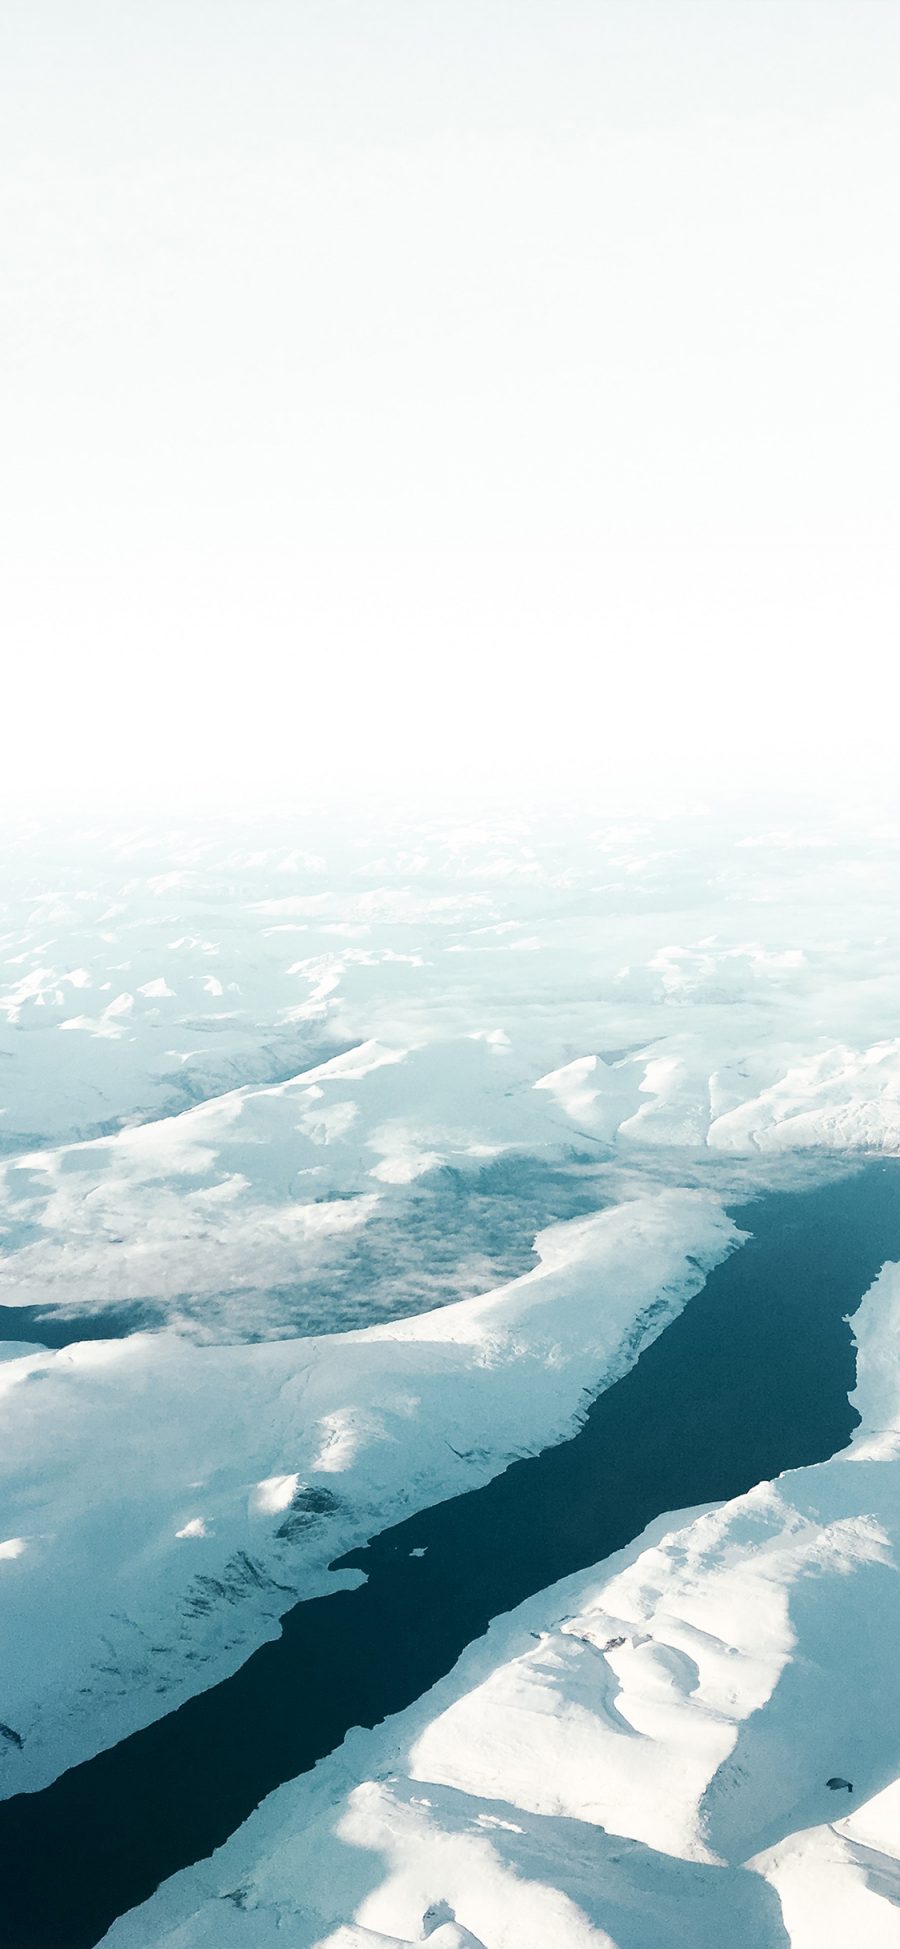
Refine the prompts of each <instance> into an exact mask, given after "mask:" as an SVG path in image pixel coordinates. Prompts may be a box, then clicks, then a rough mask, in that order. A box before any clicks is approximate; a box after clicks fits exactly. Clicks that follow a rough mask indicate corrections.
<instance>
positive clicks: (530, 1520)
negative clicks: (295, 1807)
mask: <svg viewBox="0 0 900 1949" xmlns="http://www.w3.org/2000/svg"><path fill="white" fill-rule="evenodd" d="M733 1215H734V1217H735V1218H736V1220H737V1223H738V1224H739V1225H740V1226H741V1227H742V1228H744V1229H746V1230H748V1231H752V1233H753V1237H752V1238H751V1240H750V1242H749V1243H748V1244H746V1245H745V1246H743V1247H742V1248H741V1249H740V1250H739V1251H738V1252H736V1253H734V1254H733V1255H732V1257H731V1258H729V1259H727V1260H726V1261H725V1262H724V1264H722V1265H721V1266H719V1267H717V1268H716V1270H715V1271H713V1272H712V1273H711V1274H710V1276H709V1278H708V1279H707V1281H706V1284H705V1286H704V1287H703V1290H702V1291H701V1292H700V1293H699V1294H698V1295H697V1297H696V1298H695V1299H693V1300H691V1301H690V1303H689V1305H688V1306H687V1307H686V1308H685V1310H684V1312H683V1313H682V1314H681V1315H680V1316H679V1318H678V1319H676V1320H675V1321H674V1322H673V1323H672V1325H670V1326H669V1327H667V1328H666V1330H665V1332H663V1333H662V1334H661V1335H660V1337H659V1339H658V1340H656V1341H655V1342H654V1343H653V1345H652V1346H650V1347H648V1348H647V1350H646V1351H645V1352H644V1353H643V1354H642V1355H641V1357H640V1359H639V1360H638V1362H637V1363H636V1365H635V1366H634V1367H633V1368H632V1370H631V1372H630V1373H628V1374H626V1375H625V1376H624V1378H623V1379H622V1380H620V1381H617V1382H616V1383H615V1385H614V1386H612V1387H610V1388H609V1389H608V1390H607V1392H606V1393H604V1394H601V1395H600V1396H598V1398H597V1399H596V1400H595V1401H594V1402H593V1404H592V1405H591V1407H590V1408H589V1410H588V1412H587V1415H586V1418H585V1420H584V1423H583V1425H582V1427H581V1428H580V1429H579V1431H578V1433H577V1434H575V1435H574V1436H573V1437H572V1438H571V1439H570V1440H569V1441H565V1442H563V1443H561V1444H560V1445H559V1446H558V1447H555V1448H550V1449H546V1450H545V1451H544V1452H543V1454H541V1455H538V1456H535V1457H533V1458H531V1459H529V1460H526V1461H520V1462H515V1463H513V1464H512V1466H511V1467H509V1468H507V1469H506V1470H505V1472H504V1473H503V1474H502V1475H500V1476H498V1477H497V1478H496V1479H495V1480H494V1481H493V1482H491V1483H489V1484H487V1486H486V1487H484V1488H482V1489H475V1490H472V1491H471V1492H469V1493H468V1494H466V1495H461V1496H457V1497H454V1498H453V1499H452V1500H450V1501H447V1502H443V1503H439V1504H438V1505H437V1506H436V1507H434V1508H432V1509H428V1510H425V1511H423V1512H421V1513H420V1514H419V1515H416V1516H413V1517H411V1518H409V1519H408V1521H406V1522H403V1523H400V1524H397V1525H395V1526H394V1527H393V1528H391V1529H387V1530H385V1531H383V1532H382V1534H381V1535H379V1536H376V1537H375V1538H374V1539H373V1540H372V1542H370V1543H369V1544H368V1545H367V1546H366V1547H365V1548H364V1549H361V1550H356V1551H354V1552H352V1553H351V1554H350V1555H348V1556H347V1557H344V1558H342V1559H341V1566H342V1567H343V1566H346V1565H352V1566H355V1567H359V1568H361V1569H363V1570H364V1571H365V1572H366V1574H367V1582H366V1583H365V1584H364V1585H361V1586H360V1587H359V1588H358V1589H356V1590H352V1591H347V1590H341V1591H335V1592H334V1593H332V1594H330V1595H328V1596H325V1597H319V1598H314V1599H312V1600H310V1601H308V1602H305V1603H300V1604H297V1605H296V1606H295V1608H294V1609H293V1610H292V1611H290V1612H289V1613H288V1615H287V1616H286V1617H285V1618H284V1620H283V1625H282V1632H281V1636H280V1637H279V1638H278V1639H277V1640H276V1641H275V1642H274V1643H271V1644H266V1645H263V1646H262V1647H261V1649H260V1650H259V1651H257V1652H255V1653H254V1654H253V1656H252V1657H250V1658H249V1659H248V1660H247V1663H246V1664H245V1665H244V1666H243V1667H242V1668H241V1670H240V1671H239V1672H237V1673H236V1674H235V1676H234V1677H232V1678H229V1679H226V1680H224V1681H223V1682H222V1683H221V1684H219V1685H217V1686H214V1687H213V1688H212V1689H211V1690H210V1691H207V1692H204V1693H202V1694H201V1695H200V1696H199V1697H198V1698H194V1699H191V1700H189V1701H188V1703H187V1704H185V1705H183V1706H181V1707H180V1709H179V1710H178V1711H177V1712H173V1713H171V1714H169V1716H168V1717H167V1718H164V1719H160V1720H158V1721H157V1723H156V1724H155V1725H152V1726H148V1727H147V1728H146V1730H144V1731H142V1732H138V1733H135V1734H134V1735H133V1736H132V1737H131V1738H129V1739H126V1740H123V1741H122V1743H121V1744H120V1745H118V1746H116V1747H114V1748H112V1749H111V1750H110V1751H108V1752H105V1753H101V1754H99V1755H98V1757H97V1758H95V1759H92V1760H88V1761H86V1762H85V1763H84V1764H83V1765H81V1766H78V1767H74V1768H73V1769H72V1770H71V1771H70V1772H68V1773H66V1774H64V1775H63V1776H62V1778H60V1779H59V1780H57V1781H55V1782H54V1784H53V1785H52V1786H49V1787H47V1788H45V1789H43V1790H42V1791H41V1792H39V1793H34V1794H19V1795H17V1796H16V1797H15V1798H14V1799H12V1800H8V1801H6V1802H5V1803H3V1804H2V1805H0V1939H2V1941H3V1942H4V1943H5V1944H6V1945H8V1949H51V1946H52V1949H90V1945H93V1944H95V1943H96V1942H97V1941H98V1940H99V1939H100V1937H101V1936H102V1935H103V1934H104V1932H105V1930H106V1929H107V1928H109V1926H110V1924H111V1923H112V1921H113V1920H114V1918H115V1917H116V1916H117V1915H119V1914H121V1913H122V1912H123V1911H124V1910H125V1909H128V1908H131V1907H133V1906H134V1905H135V1904H136V1903H138V1902H140V1901H143V1900H144V1899H145V1898H146V1897H147V1896H148V1895H149V1894H150V1893H151V1892H152V1891H153V1889H154V1888H155V1887H157V1885H158V1884H159V1882H160V1881H162V1880H163V1879H164V1878H165V1877H166V1876H168V1875H171V1874H173V1873H174V1872H175V1871H176V1869H179V1868H182V1867H185V1866H187V1865H188V1863H190V1862H193V1861H197V1860H200V1859H202V1858H203V1857H204V1856H206V1855H208V1854H210V1853H211V1852H212V1850H213V1849H214V1848H215V1847H217V1846H218V1845H219V1844H220V1843H221V1842H222V1841H224V1840H225V1839H226V1837H227V1836H228V1835H229V1834H231V1833H232V1832H233V1831H234V1829H235V1828H236V1827H237V1826H238V1825H239V1823H240V1822H241V1821H243V1820H245V1819H246V1817H247V1815H248V1814H249V1813H250V1812H251V1811H252V1809H253V1808H254V1807H255V1806H256V1805H257V1804H258V1803H259V1801H260V1800H261V1799H262V1798H263V1797H264V1795H265V1794H267V1793H270V1792H271V1791H272V1789H273V1788H274V1787H276V1786H278V1785H279V1784H280V1783H281V1782H282V1781H284V1780H288V1779H291V1778H293V1777H294V1776H295V1775H296V1774H298V1773H301V1772H303V1771H305V1770H306V1769H308V1768H309V1767H311V1766H313V1765H314V1764H315V1762H316V1760H317V1759H319V1758H321V1757H322V1756H323V1755H324V1754H326V1753H329V1752H331V1751H332V1749H333V1748H334V1747H335V1746H336V1745H338V1743H339V1742H340V1740H341V1739H342V1738H343V1736H344V1734H345V1732H346V1731H347V1729H348V1728H349V1727H351V1726H354V1725H362V1726H372V1725H375V1724H376V1723H377V1722H378V1721H379V1720H381V1719H383V1718H385V1717H386V1716H387V1715H388V1714H389V1713H393V1712H397V1711H399V1710H400V1709H401V1708H402V1707H404V1706H407V1705H409V1704H410V1703H411V1702H412V1701H413V1700H414V1699H416V1698H417V1697H419V1696H420V1694H421V1693H422V1692H424V1691H425V1690H426V1689H427V1688H428V1687H429V1686H431V1685H433V1684H434V1683H435V1682H436V1680H437V1679H438V1678H440V1677H442V1676H443V1675H444V1674H445V1673H446V1672H448V1671H449V1670H450V1669H451V1667H452V1666H453V1664H454V1663H455V1661H456V1659H457V1658H458V1657H459V1654H460V1652H461V1651H462V1650H463V1648H464V1647H465V1645H466V1644H468V1643H469V1642H470V1641H471V1640H472V1639H473V1638H476V1637H478V1636H479V1635H481V1633H483V1632H484V1630H485V1629H486V1627H487V1625H488V1623H489V1621H490V1619H491V1618H493V1617H495V1616H496V1615H497V1614H498V1613H500V1612H503V1611H508V1610H511V1609H512V1608H513V1607H514V1606H515V1605H517V1604H518V1603H520V1602H521V1601H522V1600H523V1599H524V1598H526V1597H528V1596H530V1595H532V1594H533V1593H534V1592H536V1591H539V1590H541V1589H543V1588H544V1587H545V1586H546V1585H548V1584H552V1583H555V1582H556V1581H557V1580H558V1579H559V1578H560V1577H563V1576H566V1575H569V1574H570V1573H572V1572H574V1571H576V1570H579V1569H583V1568H587V1567H588V1566H590V1565H592V1564H595V1563H598V1562H599V1561H600V1560H601V1559H602V1558H604V1557H607V1556H609V1555H610V1553H611V1552H612V1551H614V1550H617V1549H620V1548H621V1547H622V1546H623V1545H624V1544H626V1543H628V1542H629V1541H630V1540H631V1539H632V1538H633V1537H635V1536H637V1535H638V1534H639V1533H640V1531H641V1530H642V1529H643V1528H644V1527H645V1525H646V1524H647V1523H648V1522H650V1521H651V1520H652V1519H653V1518H654V1517H656V1516H658V1515H659V1514H660V1513H662V1512H663V1511H665V1510H667V1509H673V1510H675V1509H679V1508H686V1507H689V1506H690V1505H691V1504H695V1503H702V1502H708V1501H715V1500H718V1499H720V1498H724V1497H728V1496H733V1495H737V1494H740V1493H742V1492H743V1491H744V1490H746V1489H748V1488H750V1487H752V1485H753V1484H754V1483H756V1482H759V1481H762V1480H765V1479H767V1478H769V1477H771V1476H773V1475H776V1474H778V1473H779V1471H780V1470H782V1469H785V1468H792V1467H799V1466H801V1465H803V1464H806V1463H811V1462H817V1461H821V1460H824V1459H825V1458H826V1457H828V1456H829V1455H831V1454H833V1453H834V1452H835V1450H837V1449H839V1448H841V1447H843V1446H845V1444H846V1443H847V1441H848V1440H849V1438H850V1435H851V1433H852V1430H853V1427H854V1426H855V1424H856V1421H857V1418H858V1417H857V1416H856V1414H855V1413H854V1411H853V1409H852V1408H851V1407H850V1405H849V1403H848V1400H847V1395H848V1392H849V1391H850V1389H852V1387H853V1384H854V1378H855V1358H854V1348H853V1341H852V1336H851V1331H850V1328H849V1326H848V1325H847V1323H846V1319H845V1315H847V1314H850V1313H852V1312H853V1311H855V1309H856V1307H857V1306H858V1304H859V1301H860V1299H861V1298H862V1295H863V1293H864V1292H865V1291H866V1289H867V1287H868V1286H869V1285H871V1282H872V1280H873V1279H874V1277H875V1275H876V1273H877V1272H878V1270H879V1268H880V1267H881V1265H882V1264H883V1263H884V1261H885V1260H886V1259H889V1258H900V1166H897V1165H892V1164H884V1163H873V1164H867V1165H866V1166H865V1167H864V1168H862V1169H861V1170H859V1171H858V1172H856V1173H855V1174H854V1175H852V1176H848V1177H845V1178H843V1179H840V1180H839V1181H837V1182H834V1183H831V1184H829V1185H827V1186H826V1187H824V1188H821V1189H817V1190H813V1191H804V1192H791V1193H778V1194H776V1195H772V1196H766V1197H765V1198H762V1199H760V1200H759V1201H758V1202H756V1203H754V1204H752V1205H748V1206H744V1207H742V1208H739V1209H735V1210H734V1213H733ZM421 1549H424V1550H425V1552H426V1554H425V1555H424V1556H411V1554H410V1552H411V1551H412V1550H421ZM86 1574H90V1572H89V1566H87V1567H86Z"/></svg>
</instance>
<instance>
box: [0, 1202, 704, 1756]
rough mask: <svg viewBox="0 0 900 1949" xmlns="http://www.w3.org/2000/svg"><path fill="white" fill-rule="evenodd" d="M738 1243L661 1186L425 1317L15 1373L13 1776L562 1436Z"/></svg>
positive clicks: (114, 1347) (156, 1699) (158, 1691)
mask: <svg viewBox="0 0 900 1949" xmlns="http://www.w3.org/2000/svg"><path fill="white" fill-rule="evenodd" d="M737 1237H738V1234H737V1233H736V1231H735V1227H734V1225H733V1224H732V1223H731V1221H730V1220H729V1219H728V1218H727V1217H726V1216H725V1214H724V1212H723V1210H722V1207H721V1205H720V1204H719V1203H718V1202H717V1201H716V1200H715V1199H714V1198H713V1197H712V1196H710V1195H708V1194H705V1193H701V1192H697V1191H681V1190H667V1189H660V1190H656V1191H654V1192H648V1193H647V1194H646V1195H644V1196H643V1197H636V1198H634V1199H633V1200H631V1201H630V1202H627V1203H624V1204H621V1205H619V1206H615V1207H611V1208H609V1209H608V1210H606V1211H603V1212H599V1213H596V1214H594V1215H593V1216H592V1217H590V1218H586V1219H580V1220H574V1221H572V1222H570V1223H569V1224H565V1225H560V1226H557V1227H554V1228H551V1229H550V1231H549V1232H547V1233H545V1234H543V1235H542V1236H541V1238H540V1239H539V1240H538V1250H539V1252H540V1254H541V1258H540V1262H539V1264H538V1265H537V1266H536V1268H535V1269H534V1271H533V1272H530V1273H527V1274H525V1275H524V1276H522V1277H521V1278H518V1279H516V1280H513V1281H512V1282H510V1283H508V1284H506V1285H504V1286H501V1287H499V1288H497V1289H496V1290H495V1291H493V1292H491V1293H489V1294H486V1295H484V1296H482V1297H480V1298H476V1299H472V1300H465V1301H461V1302H459V1303H458V1304H456V1305H455V1306H448V1307H444V1308H443V1309H440V1310H439V1311H437V1312H434V1313H429V1314H422V1315H419V1316H418V1317H417V1318H416V1319H415V1320H407V1321H400V1322H396V1323H394V1324H393V1325H391V1326H387V1327H381V1328H377V1329H370V1330H367V1331H361V1332H358V1333H349V1334H340V1335H333V1336H331V1337H329V1338H325V1339H319V1340H294V1341H282V1342H277V1343H271V1344H266V1345H258V1346H251V1347H242V1346H235V1347H218V1346H196V1345H192V1344H189V1343H185V1342H184V1341H183V1340H181V1339H180V1338H179V1337H178V1336H177V1335H175V1334H173V1333H161V1334H158V1335H146V1334H138V1335H134V1336H132V1337H131V1338H130V1339H127V1340H122V1341H93V1342H87V1343H84V1344H82V1345H77V1346H73V1347H69V1348H67V1349H66V1350H65V1351H63V1352H61V1353H58V1354H31V1355H27V1356H25V1357H24V1358H22V1359H20V1360H12V1361H9V1362H7V1363H5V1364H4V1365H3V1366H2V1367H0V1388H2V1407H3V1419H4V1429H5V1439H4V1444H3V1451H2V1457H0V1479H2V1499H3V1507H4V1510H5V1511H6V1523H7V1534H8V1535H9V1536H15V1537H17V1538H21V1539H22V1545H23V1546H22V1549H21V1551H20V1552H19V1553H18V1554H17V1556H16V1559H15V1561H14V1562H13V1561H10V1562H9V1563H5V1564H4V1565H3V1566H2V1570H3V1578H4V1586H3V1595H4V1604H3V1610H2V1631H3V1643H2V1665H3V1671H4V1700H5V1705H4V1715H3V1716H4V1718H5V1720H6V1722H7V1723H8V1724H9V1725H11V1726H12V1727H13V1729H14V1730H15V1731H16V1733H17V1734H19V1735H20V1737H21V1738H22V1740H23V1744H22V1746H21V1747H18V1746H10V1747H9V1748H8V1749H7V1747H3V1748H0V1767H2V1769H3V1770H2V1776H0V1777H2V1781H3V1787H4V1790H5V1791H6V1792H13V1791H15V1790H16V1789H17V1788H19V1787H25V1786H27V1787H34V1786H37V1785H39V1784H40V1783H41V1782H42V1781H45V1780H47V1779H49V1778H52V1777H53V1776H54V1775H55V1774H56V1773H57V1772H59V1771H60V1770H62V1769H63V1768H64V1767H66V1766H69V1765H71V1764H73V1762H74V1761H75V1760H77V1759H79V1758H83V1757H85V1756H86V1755H87V1754H88V1753H90V1752H93V1751H96V1750H97V1749H98V1748H99V1747H101V1746H104V1745H107V1744H109V1743H111V1742H112V1741H114V1740H116V1739H118V1738H121V1737H122V1736H123V1735H124V1734H125V1733H127V1732H129V1731H131V1730H133V1729H134V1728H135V1727H136V1726H137V1725H140V1724H143V1723H146V1722H147V1721H148V1720H150V1719H152V1718H155V1717H158V1716H159V1714H160V1712H161V1711H162V1710H167V1709H169V1708H171V1707H172V1706H174V1705H176V1704H177V1703H178V1702H179V1701H180V1700H181V1699H182V1698H184V1697H186V1696H187V1695H188V1694H189V1693H191V1692H192V1691H196V1690H199V1689H205V1687H206V1686H208V1685H210V1684H212V1683H214V1682H215V1681H216V1679H218V1678H220V1677H222V1676H223V1675H224V1674H225V1673H227V1672H228V1671H231V1670H233V1669H235V1667H236V1666H237V1665H238V1664H240V1663H241V1662H242V1661H243V1659H244V1658H245V1657H246V1656H247V1655H248V1653H249V1651H250V1650H251V1649H252V1648H253V1646H254V1644H256V1643H258V1642H260V1640H261V1639H262V1638H264V1637H265V1636H267V1635H271V1634H272V1633H273V1631H274V1630H275V1628H276V1626H275V1620H276V1619H277V1617H278V1616H279V1615H280V1614H281V1613H282V1612H283V1611H284V1610H285V1609H287V1608H288V1606H289V1604H290V1603H291V1602H292V1601H293V1599H294V1597H295V1596H297V1595H300V1594H303V1595H308V1594H310V1593H311V1592H312V1591H314V1590H317V1589H324V1588H328V1587H333V1585H334V1579H333V1577H331V1576H330V1575H329V1573H328V1571H327V1565H328V1563H329V1562H330V1561H331V1560H332V1559H333V1558H334V1557H335V1556H337V1555H338V1554H339V1553H340V1552H341V1551H342V1550H344V1549H347V1548H350V1547H352V1546H354V1545H356V1544H359V1543H362V1542H364V1541H365V1540H366V1538H367V1537H369V1536H370V1535H372V1534H373V1533H374V1532H375V1531H376V1530H378V1529H381V1528H383V1527H384V1526H385V1524H387V1523H389V1522H391V1521H392V1520H395V1519H396V1518H398V1517H400V1516H402V1515H405V1514H409V1513H411V1512H412V1511H413V1510H415V1509H417V1508H421V1507H424V1506H426V1505H427V1504H429V1503H431V1502H434V1501H437V1500H439V1499H441V1498H442V1497H444V1496H447V1495H450V1494H453V1493H455V1492H456V1491H458V1490H461V1489H464V1488H469V1487H472V1486H474V1485H475V1484H477V1483H479V1482H483V1481H486V1480H487V1479H488V1478H489V1477H490V1476H491V1475H493V1474H495V1473H496V1472H497V1471H498V1470H499V1469H501V1468H502V1467H504V1466H505V1464H506V1462H507V1461H508V1460H510V1459H511V1458H512V1457H514V1456H516V1455H518V1454H522V1453H528V1452H533V1451H535V1450H536V1449H538V1448H540V1447H542V1446H543V1445H545V1444H546V1443H548V1442H551V1441H554V1440H557V1439H559V1438H560V1436H561V1435H563V1434H564V1433H565V1432H566V1431H568V1430H569V1429H571V1427H572V1426H573V1423H574V1422H575V1420H576V1419H577V1417H578V1414H579V1412H580V1410H581V1408H582V1406H583V1403H584V1398H585V1390H586V1389H587V1388H595V1387H597V1386H598V1385H600V1384H602V1382H603V1381H604V1380H609V1379H611V1378H612V1377H613V1376H614V1375H615V1374H617V1373H619V1372H621V1371H622V1370H623V1368H625V1367H626V1366H628V1365H629V1364H630V1363H631V1362H632V1361H633V1360H634V1359H635V1358H636V1357H637V1354H638V1352H639V1350H640V1347H641V1346H642V1345H643V1344H645V1343H646V1341H647V1340H648V1339H649V1338H652V1337H655V1335H656V1334H657V1333H659V1332H660V1331H661V1329H662V1327H663V1326H664V1325H665V1324H666V1322H667V1321H668V1320H669V1319H670V1318H672V1316H673V1315H674V1313H675V1312H677V1311H678V1309H679V1308H680V1307H681V1306H682V1305H683V1304H684V1302H685V1301H686V1299H687V1298H688V1297H689V1296H690V1295H691V1294H692V1293H694V1292H696V1291H697V1290H698V1289H699V1287H700V1286H701V1285H702V1283H703V1279H704V1277H705V1273H706V1270H707V1268H708V1267H710V1266H711V1265H713V1264H714V1263H716V1262H717V1261H718V1260H719V1259H721V1258H722V1257H723V1256H724V1255H725V1254H726V1253H727V1252H728V1251H729V1249H730V1248H731V1246H732V1245H733V1244H734V1243H735V1241H736V1238H737ZM273 1483H276V1484H278V1485H280V1489H281V1491H282V1493H281V1495H280V1498H276V1500H275V1501H274V1502H273V1500H272V1485H273ZM0 1540H2V1539H0ZM86 1565H90V1575H89V1576H86V1575H85V1566H86Z"/></svg>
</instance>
